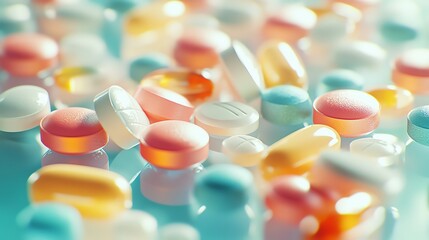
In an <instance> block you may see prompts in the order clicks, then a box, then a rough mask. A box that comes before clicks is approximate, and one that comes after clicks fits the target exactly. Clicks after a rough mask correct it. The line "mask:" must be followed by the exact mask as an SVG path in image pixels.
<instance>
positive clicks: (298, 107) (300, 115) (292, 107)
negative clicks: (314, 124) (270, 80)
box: [261, 85, 312, 125]
mask: <svg viewBox="0 0 429 240" xmlns="http://www.w3.org/2000/svg"><path fill="white" fill-rule="evenodd" d="M261 111H262V116H263V117H264V119H266V120H267V121H269V122H272V123H274V124H279V125H296V124H300V123H303V122H305V121H306V119H308V118H309V117H310V116H311V113H312V106H311V101H310V97H309V96H308V93H307V91H305V90H304V89H302V88H298V87H295V86H291V85H283V86H277V87H274V88H270V89H268V90H266V91H264V92H263V93H262V100H261Z"/></svg>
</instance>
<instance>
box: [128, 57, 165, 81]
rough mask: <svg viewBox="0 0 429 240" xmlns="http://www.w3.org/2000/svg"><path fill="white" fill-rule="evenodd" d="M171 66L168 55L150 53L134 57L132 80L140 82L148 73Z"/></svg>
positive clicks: (131, 67) (131, 68)
mask: <svg viewBox="0 0 429 240" xmlns="http://www.w3.org/2000/svg"><path fill="white" fill-rule="evenodd" d="M169 66H170V60H169V59H168V57H166V56H164V55H161V54H148V55H143V56H140V57H138V58H136V59H134V60H133V61H132V62H131V63H130V68H129V75H130V77H131V79H132V80H134V81H136V82H140V80H142V78H143V77H144V76H146V75H147V74H149V73H151V72H153V71H155V70H158V69H162V68H167V67H169Z"/></svg>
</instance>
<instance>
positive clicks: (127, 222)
mask: <svg viewBox="0 0 429 240" xmlns="http://www.w3.org/2000/svg"><path fill="white" fill-rule="evenodd" d="M113 225H114V236H115V238H114V239H115V240H140V239H146V240H155V239H156V235H157V225H158V224H157V222H156V219H155V218H154V217H153V216H152V215H150V214H148V213H146V212H143V211H138V210H131V211H126V212H123V213H122V214H120V215H119V216H118V217H117V218H116V219H115V220H114V224H113Z"/></svg>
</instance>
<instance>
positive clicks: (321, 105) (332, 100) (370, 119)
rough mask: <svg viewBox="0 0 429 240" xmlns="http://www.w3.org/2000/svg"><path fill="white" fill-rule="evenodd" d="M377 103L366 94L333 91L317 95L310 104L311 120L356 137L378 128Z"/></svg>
mask: <svg viewBox="0 0 429 240" xmlns="http://www.w3.org/2000/svg"><path fill="white" fill-rule="evenodd" d="M379 118H380V104H379V103H378V101H377V99H375V98H374V97H373V96H371V95H369V94H368V93H365V92H362V91H357V90H348V89H347V90H336V91H332V92H328V93H325V94H323V95H322V96H320V97H318V98H317V99H316V100H315V101H314V104H313V122H314V123H315V124H325V125H328V126H330V127H332V128H334V129H335V130H337V132H338V133H339V134H340V135H341V136H343V137H358V136H362V135H366V134H368V133H371V132H372V131H374V130H375V128H377V126H378V124H379Z"/></svg>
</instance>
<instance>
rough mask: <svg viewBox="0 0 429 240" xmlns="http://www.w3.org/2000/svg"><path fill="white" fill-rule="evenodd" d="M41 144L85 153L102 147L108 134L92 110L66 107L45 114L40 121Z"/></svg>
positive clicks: (60, 149) (61, 149) (51, 147)
mask: <svg viewBox="0 0 429 240" xmlns="http://www.w3.org/2000/svg"><path fill="white" fill-rule="evenodd" d="M40 137H41V140H42V143H43V144H45V146H46V147H48V148H50V149H51V150H52V151H54V152H58V153H63V154H85V153H90V152H93V151H95V150H98V149H100V148H102V147H104V146H105V145H106V144H107V141H108V136H107V134H106V132H105V131H104V129H103V128H102V126H101V124H100V123H99V121H98V118H97V115H96V114H95V111H93V110H90V109H86V108H65V109H61V110H57V111H54V112H52V113H51V114H49V115H47V116H46V117H45V118H43V119H42V121H41V123H40Z"/></svg>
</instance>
